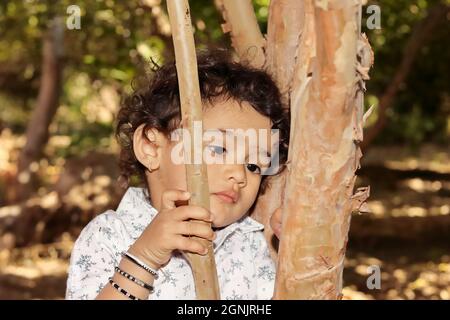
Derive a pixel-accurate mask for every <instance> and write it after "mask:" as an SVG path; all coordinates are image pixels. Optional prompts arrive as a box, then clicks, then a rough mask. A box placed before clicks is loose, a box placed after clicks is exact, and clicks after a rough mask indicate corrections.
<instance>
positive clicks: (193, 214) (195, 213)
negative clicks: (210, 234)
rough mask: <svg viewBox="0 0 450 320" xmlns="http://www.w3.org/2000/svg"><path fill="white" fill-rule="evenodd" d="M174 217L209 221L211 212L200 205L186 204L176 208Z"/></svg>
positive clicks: (182, 219)
mask: <svg viewBox="0 0 450 320" xmlns="http://www.w3.org/2000/svg"><path fill="white" fill-rule="evenodd" d="M174 218H175V219H177V220H178V221H184V220H188V219H194V220H203V221H207V222H211V212H210V211H209V210H206V209H205V208H203V207H201V206H196V205H188V206H182V207H178V208H177V213H176V216H174Z"/></svg>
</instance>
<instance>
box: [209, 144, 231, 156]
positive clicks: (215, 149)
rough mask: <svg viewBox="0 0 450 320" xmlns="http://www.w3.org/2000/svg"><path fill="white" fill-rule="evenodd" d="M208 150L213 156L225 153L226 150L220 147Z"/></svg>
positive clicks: (212, 147)
mask: <svg viewBox="0 0 450 320" xmlns="http://www.w3.org/2000/svg"><path fill="white" fill-rule="evenodd" d="M209 149H210V150H211V151H212V152H214V153H215V154H223V153H225V152H227V149H225V148H222V147H221V146H209Z"/></svg>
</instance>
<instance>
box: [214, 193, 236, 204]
mask: <svg viewBox="0 0 450 320" xmlns="http://www.w3.org/2000/svg"><path fill="white" fill-rule="evenodd" d="M213 194H214V195H215V196H217V197H218V198H219V199H221V200H222V201H223V202H225V203H235V201H234V199H233V198H232V197H230V196H227V195H225V194H220V193H213Z"/></svg>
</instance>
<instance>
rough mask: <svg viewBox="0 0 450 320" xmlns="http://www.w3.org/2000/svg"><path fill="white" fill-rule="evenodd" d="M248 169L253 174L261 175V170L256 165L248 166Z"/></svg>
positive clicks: (250, 164)
mask: <svg viewBox="0 0 450 320" xmlns="http://www.w3.org/2000/svg"><path fill="white" fill-rule="evenodd" d="M247 169H248V170H249V171H250V172H253V173H258V174H260V173H261V168H260V167H258V166H257V165H256V164H253V163H249V164H247Z"/></svg>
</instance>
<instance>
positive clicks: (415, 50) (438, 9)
mask: <svg viewBox="0 0 450 320" xmlns="http://www.w3.org/2000/svg"><path fill="white" fill-rule="evenodd" d="M449 13H450V6H449V5H445V4H443V3H441V4H438V5H436V6H434V7H432V8H431V9H430V10H429V12H428V14H427V16H426V17H425V18H424V20H423V21H421V22H420V23H419V24H418V25H417V26H416V27H415V29H414V31H413V32H412V34H411V36H410V38H409V40H408V42H407V44H406V46H405V48H404V50H403V57H402V59H401V62H400V66H399V67H398V69H397V70H396V71H395V74H394V76H393V78H392V80H391V82H390V83H389V85H388V86H387V88H386V90H385V91H384V93H383V95H382V96H381V97H380V100H379V101H380V102H379V105H378V108H377V109H378V118H377V121H376V122H375V123H374V124H373V125H372V126H371V127H369V128H367V129H366V133H365V138H364V141H363V142H362V144H361V148H362V149H363V150H367V148H368V146H369V145H370V144H371V143H372V141H373V140H374V139H375V137H376V136H377V135H378V134H379V133H380V132H381V131H382V130H383V128H384V127H385V126H386V123H387V116H386V110H388V109H389V108H390V107H391V106H392V105H393V103H394V101H395V96H396V95H397V92H398V90H399V89H400V86H401V85H402V83H404V82H405V80H406V79H407V77H408V75H409V73H410V71H411V70H412V67H413V65H414V62H415V61H416V59H417V56H418V55H419V52H420V49H421V48H422V47H423V46H424V45H425V44H426V43H427V42H428V41H429V40H430V39H431V38H432V37H433V30H434V29H435V28H436V27H437V26H439V24H440V23H442V22H443V21H445V19H446V17H447V16H448V14H449Z"/></svg>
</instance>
